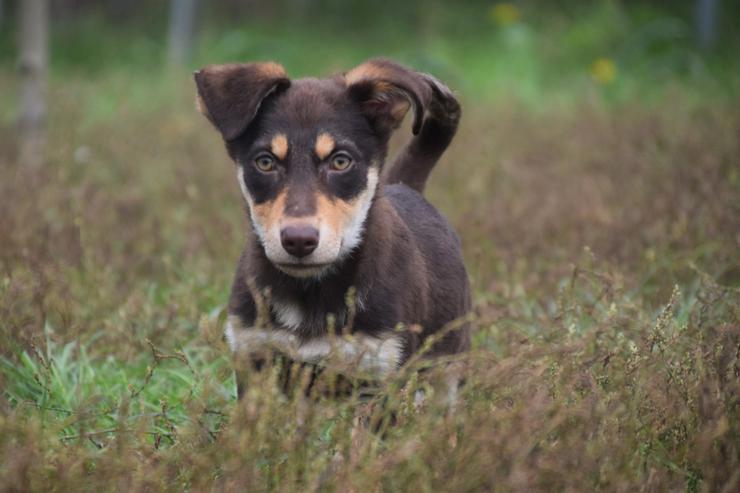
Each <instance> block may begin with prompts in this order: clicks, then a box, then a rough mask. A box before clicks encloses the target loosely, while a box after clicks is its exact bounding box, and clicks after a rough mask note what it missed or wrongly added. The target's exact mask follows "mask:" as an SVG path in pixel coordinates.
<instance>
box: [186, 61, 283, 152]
mask: <svg viewBox="0 0 740 493" xmlns="http://www.w3.org/2000/svg"><path fill="white" fill-rule="evenodd" d="M195 84H196V85H197V86H198V99H197V103H198V109H199V110H200V112H201V113H203V114H204V115H205V116H206V117H207V118H208V119H209V120H210V121H211V123H213V125H214V126H215V127H216V128H217V129H218V130H219V131H220V132H221V134H222V135H223V137H224V139H225V140H227V141H229V140H233V139H235V138H237V137H239V136H240V135H241V134H243V133H244V131H245V130H246V129H247V127H248V126H249V124H250V123H251V122H252V120H253V119H254V117H255V116H256V115H257V111H258V110H259V107H260V105H261V104H262V101H263V100H264V99H265V98H266V97H267V96H269V95H270V94H271V93H273V92H275V91H278V90H283V89H285V88H287V87H288V86H290V80H289V79H288V75H287V74H286V73H285V69H283V67H282V66H280V65H278V64H277V63H273V62H264V63H227V64H223V65H208V66H207V67H204V68H202V69H200V70H198V71H197V72H195Z"/></svg>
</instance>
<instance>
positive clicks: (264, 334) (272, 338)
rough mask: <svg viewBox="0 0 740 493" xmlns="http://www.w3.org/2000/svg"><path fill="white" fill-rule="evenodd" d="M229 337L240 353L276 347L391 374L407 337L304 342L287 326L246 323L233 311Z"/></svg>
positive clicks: (302, 357)
mask: <svg viewBox="0 0 740 493" xmlns="http://www.w3.org/2000/svg"><path fill="white" fill-rule="evenodd" d="M226 340H227V342H228V344H229V347H230V348H231V350H232V351H233V352H235V353H238V354H250V353H254V352H257V351H259V350H261V349H265V348H272V349H275V350H278V351H280V352H283V353H285V354H287V355H288V356H290V357H291V358H293V359H294V360H296V361H301V362H304V363H314V364H326V365H332V366H333V365H337V366H339V367H340V368H347V369H356V370H359V371H360V372H363V373H370V374H373V375H375V376H377V377H383V376H385V375H388V374H389V373H391V372H392V371H393V370H395V369H396V368H398V364H399V363H400V361H401V358H402V356H403V341H402V339H401V338H400V337H399V336H398V334H392V333H390V334H385V335H383V336H381V337H371V336H366V335H362V334H353V335H351V336H346V337H329V336H326V337H317V338H314V339H311V340H309V341H305V342H302V341H300V340H299V339H298V338H297V337H296V336H295V335H294V334H292V333H290V332H288V331H287V330H280V329H273V330H264V329H257V328H254V327H245V326H244V325H243V324H242V323H241V321H240V320H239V318H238V317H236V316H233V315H229V318H228V322H227V325H226Z"/></svg>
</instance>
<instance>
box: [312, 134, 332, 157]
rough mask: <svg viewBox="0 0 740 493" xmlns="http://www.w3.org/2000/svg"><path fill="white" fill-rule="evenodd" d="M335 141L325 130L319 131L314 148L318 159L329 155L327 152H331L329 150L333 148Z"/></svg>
mask: <svg viewBox="0 0 740 493" xmlns="http://www.w3.org/2000/svg"><path fill="white" fill-rule="evenodd" d="M335 145H336V143H335V142H334V137H332V136H331V135H329V134H328V133H326V132H323V133H320V134H319V136H318V137H316V148H315V149H314V150H315V151H316V155H317V156H318V157H319V159H326V158H327V157H329V154H331V151H333V150H334V146H335Z"/></svg>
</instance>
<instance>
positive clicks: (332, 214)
mask: <svg viewBox="0 0 740 493" xmlns="http://www.w3.org/2000/svg"><path fill="white" fill-rule="evenodd" d="M359 202H360V201H359V200H357V199H355V200H352V201H350V202H345V201H344V200H341V199H336V200H329V199H328V198H327V197H326V196H325V195H319V196H318V198H317V201H316V212H317V214H318V216H319V218H320V219H321V221H322V222H326V223H327V224H328V225H329V228H330V229H331V230H332V231H333V232H334V233H335V234H341V233H342V230H343V229H344V226H345V225H346V224H347V223H348V222H349V221H350V219H351V218H352V217H353V216H354V215H355V214H357V209H358V208H359V205H360V204H359Z"/></svg>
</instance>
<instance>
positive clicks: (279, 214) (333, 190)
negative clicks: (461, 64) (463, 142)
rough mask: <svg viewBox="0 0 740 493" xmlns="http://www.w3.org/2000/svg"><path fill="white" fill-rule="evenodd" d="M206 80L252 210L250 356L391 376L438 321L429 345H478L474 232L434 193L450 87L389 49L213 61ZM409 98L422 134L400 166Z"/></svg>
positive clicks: (237, 333)
mask: <svg viewBox="0 0 740 493" xmlns="http://www.w3.org/2000/svg"><path fill="white" fill-rule="evenodd" d="M195 82H196V85H197V90H198V100H197V101H198V107H199V109H200V111H201V112H202V113H203V114H204V115H205V116H206V117H207V118H208V119H209V120H210V122H211V123H212V124H213V125H214V126H215V127H216V129H217V130H218V131H219V132H220V133H221V136H222V137H223V140H224V142H225V145H226V149H227V151H228V154H229V156H230V157H231V158H232V159H233V161H234V162H235V163H236V175H237V176H236V177H237V181H238V183H239V187H240V188H241V192H242V194H243V195H244V199H245V201H246V205H247V210H248V214H249V217H250V219H251V226H252V228H251V230H250V231H249V232H248V233H247V235H246V244H245V246H244V250H243V253H242V255H241V258H240V259H239V262H238V265H237V269H236V275H235V277H234V282H233V286H232V291H231V297H230V300H229V305H228V323H227V328H226V334H225V337H226V340H227V342H228V344H229V346H230V348H231V349H232V351H233V352H234V353H235V354H236V355H237V356H238V357H239V358H246V359H247V360H249V361H250V362H251V363H252V365H253V366H254V367H255V368H260V367H261V365H262V364H263V362H264V361H265V358H268V357H269V356H268V355H269V354H274V353H275V352H278V353H281V354H282V355H285V356H287V357H288V358H289V359H290V360H292V361H295V362H298V363H302V364H310V365H317V366H319V367H321V366H324V365H328V364H330V363H332V362H333V363H338V364H342V365H343V366H344V368H345V369H353V370H357V371H359V372H362V373H363V374H365V375H370V376H371V377H372V378H382V377H384V376H385V375H387V374H389V373H390V372H392V371H393V370H395V369H397V368H399V367H400V366H402V365H403V364H404V363H405V362H406V361H407V360H408V359H409V358H410V357H411V356H412V355H413V354H414V353H415V352H417V351H419V349H420V348H421V347H422V346H423V345H424V343H425V341H427V339H428V338H429V337H432V336H433V335H435V334H436V336H435V338H434V339H433V340H432V341H430V342H433V343H432V344H428V346H429V347H428V348H425V355H424V357H434V356H439V355H450V354H455V353H459V352H462V351H465V350H466V349H468V348H469V345H470V336H469V330H468V326H467V324H465V323H464V318H465V316H466V314H468V312H469V310H470V304H471V303H470V288H469V283H468V276H467V273H466V271H465V266H464V264H463V258H462V255H461V248H460V240H459V238H458V237H457V235H456V234H455V232H454V231H453V229H452V227H451V226H450V224H449V223H448V222H447V221H446V220H445V218H443V217H442V216H441V215H440V213H439V212H438V211H437V210H436V209H435V208H434V207H433V206H432V205H431V204H430V203H429V202H427V201H426V200H425V199H424V197H423V196H422V193H423V189H424V185H425V184H426V181H427V178H428V176H429V173H430V171H431V170H432V168H433V167H434V165H435V164H436V162H437V160H438V159H439V157H440V156H441V155H442V153H443V152H444V150H445V149H446V148H447V146H448V145H449V143H450V141H451V140H452V138H453V136H454V135H455V132H456V129H457V124H458V121H459V118H460V106H459V104H458V103H457V101H456V100H455V98H454V96H453V95H452V93H451V92H450V90H449V89H448V88H447V87H446V86H444V85H443V84H442V83H441V82H439V81H438V80H436V79H435V78H433V77H432V76H430V75H427V74H421V73H418V72H415V71H413V70H410V69H408V68H406V67H403V66H401V65H399V64H397V63H394V62H392V61H390V60H386V59H373V60H370V61H368V62H365V63H363V64H362V65H360V66H358V67H356V68H354V69H353V70H350V71H348V72H346V73H343V74H339V75H336V76H334V77H331V78H327V79H314V78H305V79H297V80H291V79H289V78H288V76H287V74H286V72H285V70H284V69H283V68H282V67H281V66H280V65H278V64H276V63H272V62H267V63H249V64H238V63H235V64H225V65H210V66H207V67H205V68H203V69H202V70H199V71H197V72H196V73H195ZM409 109H411V110H412V132H413V134H414V136H413V137H412V138H411V140H410V141H409V142H408V143H407V144H406V146H405V147H404V148H403V149H402V150H401V152H400V153H399V155H398V157H397V158H396V159H395V161H393V162H392V163H391V164H390V166H389V167H388V169H386V170H384V167H385V161H386V154H387V151H388V141H389V138H390V136H391V134H392V133H393V131H394V130H395V129H396V128H398V126H399V125H400V124H401V122H402V120H403V118H404V116H405V115H406V113H407V112H408V110H409ZM384 171H385V172H384ZM266 350H267V351H268V352H266ZM237 380H238V388H239V393H240V394H241V393H243V390H244V384H245V382H244V381H243V378H240V377H239V376H237Z"/></svg>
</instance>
